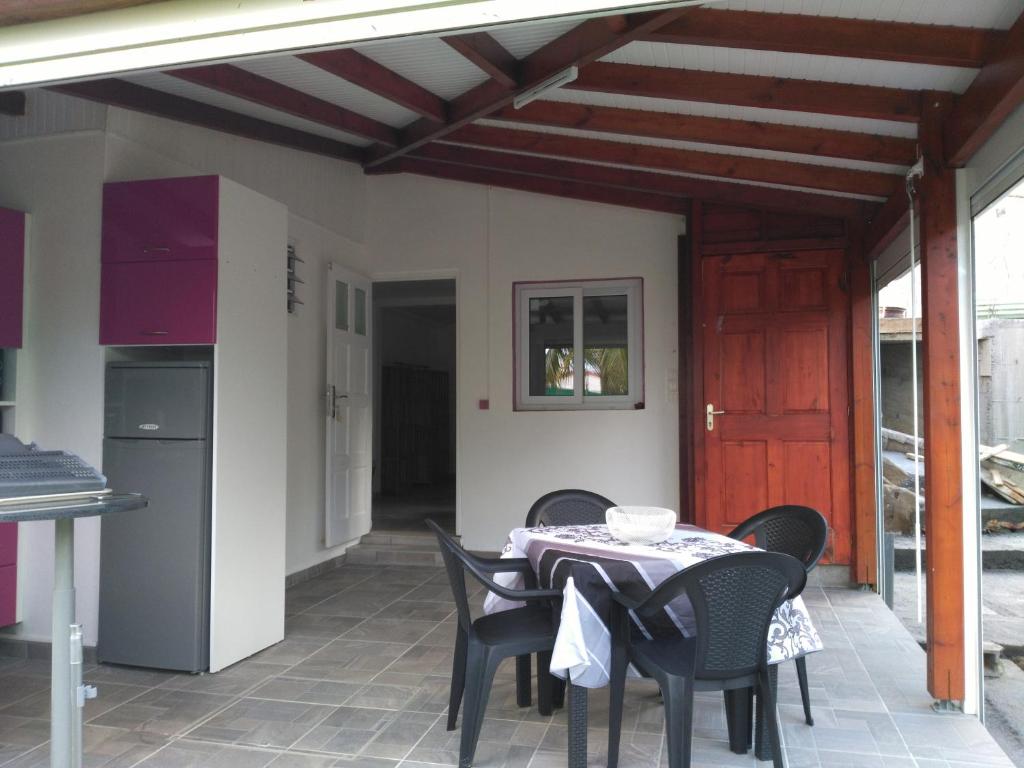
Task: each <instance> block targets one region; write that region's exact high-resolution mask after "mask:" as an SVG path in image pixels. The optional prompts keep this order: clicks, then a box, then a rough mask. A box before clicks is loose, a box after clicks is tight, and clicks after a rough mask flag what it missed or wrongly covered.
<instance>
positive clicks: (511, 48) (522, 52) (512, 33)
mask: <svg viewBox="0 0 1024 768" xmlns="http://www.w3.org/2000/svg"><path fill="white" fill-rule="evenodd" d="M581 23H582V22H581V21H580V20H579V19H564V20H561V21H553V22H547V23H544V24H514V25H510V26H507V27H495V28H494V29H492V30H489V31H490V34H491V37H493V38H494V39H495V40H497V41H498V42H499V43H501V44H502V45H503V46H504V47H505V50H507V51H508V52H509V53H511V54H512V55H513V56H515V57H516V58H517V59H524V58H526V57H527V56H529V55H530V54H531V53H533V52H534V51H536V50H537V49H538V48H540V47H541V46H542V45H546V44H547V43H550V42H551V41H552V40H554V39H555V38H558V37H561V36H562V35H564V34H565V33H566V32H568V31H569V30H570V29H572V28H573V27H575V26H578V25H579V24H581Z"/></svg>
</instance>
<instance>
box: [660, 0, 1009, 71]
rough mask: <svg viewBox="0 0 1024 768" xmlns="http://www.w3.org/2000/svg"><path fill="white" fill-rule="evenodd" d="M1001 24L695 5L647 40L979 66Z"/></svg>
mask: <svg viewBox="0 0 1024 768" xmlns="http://www.w3.org/2000/svg"><path fill="white" fill-rule="evenodd" d="M1005 36H1006V33H1005V32H1003V31H1002V30H998V29H978V28H974V27H950V26H939V25H933V24H909V23H905V22H897V21H866V20H862V19H841V18H832V17H824V16H810V15H806V14H797V13H765V12H759V11H732V10H723V9H719V8H715V7H713V6H711V7H706V8H694V9H693V12H692V13H688V14H687V15H686V16H684V17H683V18H681V19H677V20H676V21H673V22H671V23H669V24H666V25H665V26H663V27H660V28H659V29H656V30H654V31H653V32H650V33H648V34H647V35H645V36H644V37H643V39H644V40H646V41H651V42H660V43H675V44H688V45H713V46H718V47H722V48H743V49H747V50H756V51H779V52H782V53H805V54H816V55H822V56H841V57H846V58H855V59H874V60H881V61H902V62H910V63H915V64H929V65H932V66H944V67H969V68H975V69H977V68H980V67H982V66H984V65H985V63H986V59H987V57H988V56H989V55H990V53H991V52H992V51H993V50H995V49H996V47H997V46H998V45H999V44H1000V43H1001V42H1002V40H1003V39H1004V38H1005Z"/></svg>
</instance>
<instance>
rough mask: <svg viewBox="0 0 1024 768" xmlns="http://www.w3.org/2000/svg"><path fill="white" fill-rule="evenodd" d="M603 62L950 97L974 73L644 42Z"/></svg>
mask: <svg viewBox="0 0 1024 768" xmlns="http://www.w3.org/2000/svg"><path fill="white" fill-rule="evenodd" d="M601 60H602V61H610V62H615V63H618V64H639V65H643V66H648V67H672V68H675V69H697V70H703V71H706V72H730V73H733V74H737V75H763V76H768V77H786V78H792V79H796V80H820V81H824V82H830V83H853V84H857V85H878V86H885V87H889V88H909V89H912V90H920V89H931V90H939V91H953V92H954V93H963V92H964V91H965V90H966V89H967V86H968V85H970V84H971V81H972V80H973V79H974V77H975V75H977V72H978V70H976V69H964V68H962V67H934V66H930V65H927V64H909V63H906V62H901V61H875V60H870V59H850V58H845V57H840V56H818V55H812V54H806V53H779V52H776V51H752V50H746V49H740V48H719V47H717V46H710V45H677V44H673V43H648V42H633V43H630V44H629V45H626V46H624V47H622V48H619V49H618V50H616V51H613V52H612V53H610V54H608V55H607V56H605V57H604V58H603V59H601Z"/></svg>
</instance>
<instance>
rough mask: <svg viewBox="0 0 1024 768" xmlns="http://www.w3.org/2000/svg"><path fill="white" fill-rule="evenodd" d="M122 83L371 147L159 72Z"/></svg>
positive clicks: (343, 134) (361, 139)
mask: <svg viewBox="0 0 1024 768" xmlns="http://www.w3.org/2000/svg"><path fill="white" fill-rule="evenodd" d="M123 79H125V80H128V81H129V82H132V83H137V84H138V85H144V86H146V87H147V88H153V89H155V90H158V91H164V92H165V93H173V94H174V95H175V96H183V97H185V98H186V99H193V100H195V101H201V102H203V103H204V104H211V105H213V106H215V107H221V108H222V109H228V110H231V111H232V112H238V113H240V114H243V115H249V116H250V117H255V118H259V119H260V120H266V121H267V122H269V123H277V124H278V125H284V126H287V127H289V128H295V129H297V130H300V131H305V132H306V133H314V134H316V135H318V136H326V137H327V138H329V139H335V140H337V141H343V142H345V143H346V144H353V145H356V146H360V147H363V146H366V145H368V144H369V143H370V142H369V141H368V140H366V139H364V138H362V137H360V136H353V135H352V134H349V133H345V132H344V131H338V130H335V129H333V128H328V127H327V126H325V125H321V124H320V123H314V122H312V121H310V120H303V119H302V118H299V117H293V116H292V115H289V114H287V113H285V112H279V111H277V110H276V109H270V108H269V107H262V106H260V105H259V104H255V103H254V102H251V101H247V100H246V99H240V98H238V97H236V96H229V95H228V94H225V93H221V92H220V91H215V90H213V89H211V88H205V87H203V86H201V85H194V84H192V83H189V82H186V81H184V80H179V79H178V78H176V77H172V76H171V75H165V74H163V73H160V72H154V73H150V74H145V75H131V76H129V77H125V78H123Z"/></svg>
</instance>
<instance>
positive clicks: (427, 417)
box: [372, 280, 456, 532]
mask: <svg viewBox="0 0 1024 768" xmlns="http://www.w3.org/2000/svg"><path fill="white" fill-rule="evenodd" d="M373 296H374V299H373V310H374V323H375V324H374V328H375V331H374V333H375V337H374V342H375V351H374V357H375V366H376V378H375V380H376V382H377V383H376V390H377V391H376V397H375V398H374V484H373V490H374V497H373V512H372V515H373V530H374V531H415V532H421V531H424V530H426V529H425V526H424V523H423V521H424V520H425V519H426V518H428V517H429V518H432V519H434V520H436V521H437V522H438V523H440V524H441V525H443V526H445V527H446V528H447V529H448V530H450V531H453V532H454V531H455V455H456V454H455V451H456V445H455V403H456V399H455V281H454V280H415V281H399V282H378V283H375V284H374V286H373Z"/></svg>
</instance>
